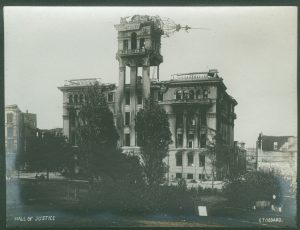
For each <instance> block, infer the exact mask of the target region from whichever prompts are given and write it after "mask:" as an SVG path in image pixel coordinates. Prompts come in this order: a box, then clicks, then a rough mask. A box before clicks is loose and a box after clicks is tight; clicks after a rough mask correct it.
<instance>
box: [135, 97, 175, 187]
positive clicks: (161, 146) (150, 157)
mask: <svg viewBox="0 0 300 230" xmlns="http://www.w3.org/2000/svg"><path fill="white" fill-rule="evenodd" d="M135 129H136V131H137V141H138V144H139V146H140V147H141V157H142V161H143V168H144V173H145V176H146V179H147V183H148V184H149V185H154V184H160V183H161V182H162V181H163V177H164V173H165V170H166V165H165V163H164V162H163V159H164V158H165V157H166V156H167V154H168V148H169V144H170V143H171V142H172V140H171V132H170V128H169V121H168V116H167V113H166V111H165V110H164V109H163V108H161V107H160V106H159V105H158V104H157V102H155V101H154V100H153V99H152V98H150V99H149V100H146V101H145V106H144V108H143V109H141V110H140V111H139V112H138V113H137V116H136V124H135Z"/></svg>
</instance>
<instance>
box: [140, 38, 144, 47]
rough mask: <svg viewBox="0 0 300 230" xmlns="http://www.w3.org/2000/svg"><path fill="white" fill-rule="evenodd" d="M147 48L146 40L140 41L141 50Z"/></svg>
mask: <svg viewBox="0 0 300 230" xmlns="http://www.w3.org/2000/svg"><path fill="white" fill-rule="evenodd" d="M143 48H145V38H141V39H140V49H143Z"/></svg>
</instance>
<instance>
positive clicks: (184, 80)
mask: <svg viewBox="0 0 300 230" xmlns="http://www.w3.org/2000/svg"><path fill="white" fill-rule="evenodd" d="M115 27H116V29H117V31H118V51H117V53H116V58H117V60H118V61H119V83H118V86H117V85H115V84H106V85H105V94H106V97H107V102H108V105H109V107H110V109H111V111H112V113H113V115H114V121H115V124H116V127H117V130H118V133H119V136H120V140H119V144H120V146H121V147H122V149H123V151H124V152H125V153H132V152H134V153H139V152H140V147H139V146H138V143H137V136H136V135H137V134H136V131H135V117H136V114H137V112H138V111H139V110H140V109H141V108H143V104H144V100H145V98H148V97H149V96H152V98H154V100H156V101H157V102H158V104H159V105H160V106H161V107H163V108H164V109H165V111H166V113H167V115H168V118H169V124H170V130H171V133H172V141H173V143H172V144H170V146H169V155H168V157H166V159H165V162H166V164H167V165H168V167H169V171H168V173H167V175H166V177H167V178H168V179H169V181H171V180H178V179H181V178H183V179H186V180H199V181H202V180H205V179H210V178H209V177H210V172H211V166H210V159H209V157H208V155H207V154H205V152H206V150H207V145H208V144H209V143H210V142H213V139H214V137H216V136H217V135H218V136H219V137H220V138H218V139H216V140H217V143H216V144H217V145H219V146H221V148H220V149H222V150H224V151H225V149H231V150H233V148H234V120H235V119H236V114H235V112H234V108H235V106H236V105H237V102H236V100H235V99H234V98H233V97H231V96H230V95H229V94H228V93H227V91H226V89H227V88H226V86H225V84H224V82H223V79H222V78H221V77H220V76H219V73H218V71H217V70H215V69H214V70H209V71H207V72H193V73H182V74H174V75H172V76H171V79H170V80H166V81H160V80H159V65H160V64H161V63H162V62H163V57H162V55H161V52H160V48H161V36H162V34H163V31H162V30H161V27H160V25H159V23H158V22H157V20H155V17H150V16H141V15H135V16H133V17H132V18H131V20H130V21H127V20H124V19H123V20H121V22H120V24H118V25H116V26H115ZM151 70H152V72H151ZM151 73H152V74H151ZM154 76H155V77H154ZM97 81H99V80H98V79H78V80H70V81H66V82H65V85H64V86H62V87H59V89H60V90H61V91H62V92H63V132H64V135H66V136H67V137H68V138H69V140H70V142H71V143H72V144H73V145H75V146H76V145H77V138H76V126H77V124H78V121H77V115H76V109H78V108H80V104H82V103H84V101H85V95H84V94H83V90H82V89H83V88H86V87H89V86H90V85H91V84H93V83H95V82H97ZM226 154H228V155H229V154H230V153H226ZM217 159H218V156H217ZM227 159H232V157H231V156H227ZM222 163H223V167H222V169H221V168H219V169H218V170H217V177H218V178H223V177H224V176H226V174H228V173H229V167H230V161H229V160H227V161H224V162H222Z"/></svg>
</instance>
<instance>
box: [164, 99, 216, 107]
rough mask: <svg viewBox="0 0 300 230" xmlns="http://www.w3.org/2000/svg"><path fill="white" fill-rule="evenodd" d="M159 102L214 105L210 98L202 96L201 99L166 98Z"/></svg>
mask: <svg viewBox="0 0 300 230" xmlns="http://www.w3.org/2000/svg"><path fill="white" fill-rule="evenodd" d="M159 104H172V105H187V106H188V105H205V106H210V105H212V100H211V99H210V98H201V99H173V100H165V101H161V102H159Z"/></svg>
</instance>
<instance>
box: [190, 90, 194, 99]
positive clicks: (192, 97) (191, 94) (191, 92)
mask: <svg viewBox="0 0 300 230" xmlns="http://www.w3.org/2000/svg"><path fill="white" fill-rule="evenodd" d="M189 98H190V99H194V90H190V92H189Z"/></svg>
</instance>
